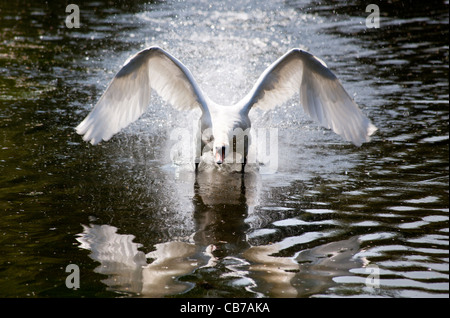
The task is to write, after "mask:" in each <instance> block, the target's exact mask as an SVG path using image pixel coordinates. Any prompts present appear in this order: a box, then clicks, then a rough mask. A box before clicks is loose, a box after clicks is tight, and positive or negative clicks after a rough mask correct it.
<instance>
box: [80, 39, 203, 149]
mask: <svg viewBox="0 0 450 318" xmlns="http://www.w3.org/2000/svg"><path fill="white" fill-rule="evenodd" d="M152 89H154V90H155V91H156V92H157V93H158V94H159V95H160V96H161V97H162V98H163V99H164V100H166V101H167V102H169V103H170V104H172V105H173V106H174V107H175V108H177V109H180V110H184V109H193V108H196V107H200V108H201V109H202V110H203V111H204V109H203V107H206V106H205V105H206V104H205V103H204V97H203V94H202V92H201V90H200V89H199V87H198V86H197V84H196V82H195V80H194V78H193V77H192V74H191V73H190V71H189V70H188V69H187V68H186V67H185V66H184V65H183V64H182V63H181V62H180V61H178V60H177V59H176V58H174V57H173V56H171V55H170V54H169V53H167V52H165V51H164V50H162V49H161V48H158V47H150V48H148V49H145V50H142V51H140V52H139V53H137V54H136V55H134V56H133V57H131V58H130V59H129V60H128V61H127V62H126V63H125V65H124V66H123V67H122V69H121V70H120V71H119V72H118V73H117V75H116V76H115V77H114V79H113V80H112V81H111V83H110V84H109V86H108V88H107V89H106V91H105V92H104V93H103V95H102V97H101V98H100V100H99V101H98V103H97V105H95V107H94V109H93V110H92V111H91V113H90V114H89V115H88V116H87V117H86V118H85V119H84V120H83V121H82V122H81V123H80V124H79V125H78V126H77V127H76V131H77V133H79V134H80V135H84V136H83V139H84V140H85V141H90V142H91V143H92V144H93V145H95V144H97V143H99V142H100V141H102V140H105V141H106V140H109V139H110V138H111V137H112V136H113V135H114V134H116V133H117V132H119V131H120V130H121V129H122V128H125V127H126V126H128V125H129V124H130V123H132V122H133V121H135V120H137V119H138V118H139V116H141V115H142V114H143V113H144V111H145V110H146V109H147V106H148V104H149V102H150V96H151V91H152Z"/></svg>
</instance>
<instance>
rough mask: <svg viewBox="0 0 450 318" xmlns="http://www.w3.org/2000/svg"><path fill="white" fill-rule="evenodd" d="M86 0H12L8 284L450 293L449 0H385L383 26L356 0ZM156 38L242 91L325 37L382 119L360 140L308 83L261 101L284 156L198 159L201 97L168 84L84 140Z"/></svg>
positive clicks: (4, 68) (3, 207)
mask: <svg viewBox="0 0 450 318" xmlns="http://www.w3.org/2000/svg"><path fill="white" fill-rule="evenodd" d="M78 4H79V5H80V10H81V12H80V23H81V27H80V28H79V29H75V28H73V29H69V28H67V27H66V25H65V23H64V21H65V18H66V16H67V13H66V12H65V8H66V5H67V3H66V2H64V1H62V2H60V3H59V4H58V2H55V1H52V2H50V3H47V2H46V1H33V2H30V1H15V2H14V1H9V2H6V1H4V2H2V3H1V4H0V127H1V129H0V149H1V150H0V240H1V242H0V296H2V297H55V296H59V297H81V296H87V297H118V296H130V297H134V296H145V297H335V296H338V297H340V296H368V297H378V296H381V297H448V292H449V262H448V253H449V252H448V228H449V227H448V220H449V218H448V212H449V203H448V185H449V183H448V182H449V178H448V176H449V173H448V166H449V164H448V154H449V149H448V141H449V131H448V114H449V90H448V87H449V83H448V65H449V61H448V21H449V16H448V9H449V6H448V1H427V2H426V3H423V2H418V1H417V2H399V1H398V2H394V3H393V4H382V3H380V4H379V6H380V14H381V20H380V28H371V29H369V28H367V27H366V25H365V19H366V17H367V15H368V13H366V12H365V6H366V3H364V4H361V3H360V2H357V1H349V2H346V3H345V4H344V3H342V4H340V5H336V4H335V1H321V2H314V1H312V2H310V1H270V2H267V3H266V4H261V2H259V1H255V0H247V1H240V2H236V1H225V2H223V1H221V2H214V1H205V2H203V1H189V2H187V3H183V2H181V3H180V2H171V1H168V2H161V3H159V2H156V3H146V2H145V1H142V2H141V1H135V2H134V4H133V5H130V4H127V3H125V1H123V2H122V1H120V2H117V3H114V2H112V1H85V2H78ZM154 44H157V45H160V46H162V47H164V48H166V49H168V50H169V51H170V52H171V53H172V54H173V55H175V56H177V57H178V58H179V59H180V60H182V61H183V62H184V63H185V64H186V65H187V66H188V67H189V68H190V69H191V71H192V73H193V74H194V76H195V77H196V79H197V80H198V82H199V84H200V86H201V87H202V88H203V89H204V91H205V92H206V94H207V95H209V96H210V97H211V98H212V99H213V100H215V101H217V102H219V103H224V104H226V103H232V102H235V101H237V100H238V99H239V98H241V97H243V96H244V95H245V94H246V93H247V91H248V90H249V89H250V87H251V86H252V84H253V83H254V81H255V80H256V79H257V77H258V76H259V74H260V73H261V72H262V71H263V70H264V69H265V67H266V66H267V65H268V64H269V63H271V62H273V61H274V60H275V59H277V58H278V57H279V56H280V55H282V54H283V53H285V52H286V51H287V50H288V49H290V48H292V47H301V48H305V49H308V50H309V51H310V52H312V53H313V54H315V55H318V56H320V57H321V58H322V59H323V60H325V61H326V62H327V64H328V65H329V67H330V68H331V69H332V70H333V71H334V72H335V73H336V74H337V75H338V77H339V78H340V79H341V81H342V82H343V84H344V86H345V87H346V89H347V90H348V91H349V93H350V94H351V95H352V96H354V98H355V100H356V101H357V103H358V104H359V105H360V106H361V108H362V109H363V111H364V112H365V113H366V114H368V116H369V117H370V118H371V119H372V120H373V122H374V124H375V125H376V126H377V127H378V128H379V131H378V132H377V134H376V135H375V136H374V138H373V140H372V142H370V143H368V144H365V145H363V146H362V147H361V148H356V147H353V146H352V145H349V144H347V143H345V142H343V141H342V140H341V139H340V138H339V137H337V136H335V135H334V134H332V133H331V132H329V131H326V130H323V129H321V128H319V127H317V125H315V124H314V123H312V122H311V121H310V120H309V119H308V118H307V117H306V116H305V115H304V114H303V112H302V111H301V110H300V108H298V101H297V98H295V99H293V100H292V101H290V102H288V103H287V104H286V105H284V106H283V107H282V108H279V109H278V110H277V112H271V113H266V114H263V113H257V112H255V113H254V114H253V121H254V127H255V129H258V128H263V129H273V130H271V131H272V132H276V133H277V137H278V138H277V140H278V153H279V157H278V166H277V169H276V173H272V174H264V173H261V171H257V170H256V169H254V168H251V169H248V171H247V173H246V174H245V176H244V177H241V175H240V174H239V173H233V172H223V171H215V170H210V169H206V170H205V171H202V172H200V173H199V174H198V176H197V177H196V176H195V174H194V173H193V171H192V168H191V167H190V166H189V165H185V164H180V163H178V164H173V162H172V159H173V158H174V154H173V153H172V152H171V150H172V149H173V145H174V143H176V141H177V139H176V138H175V139H174V138H172V135H171V133H172V132H173V131H180V130H177V129H180V128H186V127H190V123H191V122H192V120H193V119H194V118H195V117H196V114H195V113H194V114H185V113H179V112H177V111H174V110H172V109H171V108H170V106H168V105H166V104H164V103H163V102H162V101H161V100H160V99H159V98H158V97H157V96H155V97H154V98H153V101H152V104H151V106H150V108H149V111H148V112H147V113H146V114H145V115H144V116H143V117H142V118H141V119H140V120H139V121H138V122H136V123H134V124H132V125H131V126H130V127H129V128H127V129H125V130H124V131H123V132H121V133H120V134H118V135H117V136H115V137H114V138H113V139H112V140H110V141H109V142H107V143H103V144H101V145H99V146H95V147H94V146H91V145H88V144H86V143H84V142H83V141H82V140H81V138H80V136H78V135H77V134H76V133H75V132H74V129H73V128H74V127H75V126H76V125H77V124H78V123H79V122H80V121H81V120H82V119H83V118H84V116H86V115H87V113H88V111H89V110H90V109H91V108H92V107H93V105H94V104H95V103H96V101H97V100H98V98H99V96H100V95H101V93H102V92H103V90H104V89H105V87H106V85H107V83H108V82H109V81H110V79H111V78H112V76H113V75H114V73H115V72H117V71H118V69H119V68H120V66H121V65H122V64H123V62H124V61H125V60H126V58H127V57H128V56H130V55H131V54H134V53H135V52H137V51H138V50H140V49H142V48H144V47H147V46H150V45H154ZM186 118H188V120H187V121H186ZM186 122H187V123H189V124H187V125H186ZM189 129H190V128H189ZM175 159H176V155H175ZM175 161H176V160H175ZM69 264H76V265H77V266H78V267H79V270H80V288H79V289H76V290H73V289H69V288H67V287H66V277H67V276H68V275H69V273H66V271H65V269H66V266H67V265H69Z"/></svg>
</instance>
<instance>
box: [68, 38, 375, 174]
mask: <svg viewBox="0 0 450 318" xmlns="http://www.w3.org/2000/svg"><path fill="white" fill-rule="evenodd" d="M152 89H153V90H155V91H156V92H157V93H158V94H159V95H160V96H161V98H162V99H163V100H165V101H166V102H168V103H170V104H171V105H172V106H173V107H175V108H176V109H179V110H193V109H200V110H201V117H200V120H199V128H200V129H199V132H200V133H199V136H198V139H200V140H199V142H198V143H201V151H200V154H199V155H200V156H201V155H202V154H203V152H204V151H205V149H206V150H207V151H211V150H212V152H213V156H214V158H215V159H214V160H215V162H216V163H217V164H219V165H220V164H222V163H224V162H225V163H226V162H227V161H225V159H226V158H227V156H229V155H230V154H232V153H233V150H234V151H235V152H239V153H240V154H241V157H240V158H241V159H240V160H241V163H242V171H243V170H244V167H245V164H246V158H247V154H248V148H249V143H250V142H251V141H250V138H249V135H248V134H247V133H246V132H248V130H249V129H250V127H251V123H250V119H249V112H250V110H252V109H253V108H260V109H262V110H265V111H266V110H270V109H273V108H274V107H276V106H278V105H281V104H283V103H284V102H286V101H287V100H288V99H290V98H291V97H292V96H293V95H294V94H295V93H299V95H300V104H301V105H302V106H303V108H304V111H305V112H306V113H307V114H308V115H309V116H310V117H311V118H312V119H314V120H315V121H316V122H318V123H319V124H320V125H322V126H324V127H325V128H328V129H331V130H333V131H334V132H335V133H336V134H338V135H340V136H342V138H343V139H345V140H346V141H349V142H352V143H353V144H354V145H355V146H358V147H359V146H361V145H362V144H363V143H364V142H368V141H370V136H371V135H372V134H373V133H374V132H375V131H376V130H377V128H376V127H375V126H374V125H373V124H372V123H371V121H370V120H369V119H368V118H367V117H366V116H365V115H364V114H363V113H362V111H361V110H360V109H359V108H358V105H357V104H356V103H355V102H354V101H353V99H352V98H351V97H350V96H349V94H348V93H347V92H346V91H345V89H344V87H343V86H342V84H341V83H340V81H339V80H338V78H337V77H336V76H335V75H334V74H333V72H332V71H331V70H330V69H329V68H328V67H327V66H326V64H325V63H324V62H323V61H322V60H321V59H319V58H318V57H316V56H314V55H312V54H310V53H308V52H306V51H304V50H301V49H298V48H294V49H291V50H289V51H288V52H287V53H286V54H284V55H283V56H281V57H280V58H279V59H278V60H276V61H275V62H274V63H272V64H271V65H270V66H269V67H268V68H267V69H266V70H265V71H264V72H263V73H262V74H261V76H260V77H259V79H258V80H257V82H256V83H255V84H254V86H253V88H252V89H251V90H250V92H249V93H248V94H247V95H246V96H245V97H244V98H243V99H242V100H240V101H239V102H238V103H236V104H235V105H232V106H222V105H219V104H216V103H215V102H213V101H212V100H211V99H209V98H208V97H207V96H206V95H205V94H204V93H203V92H202V90H201V89H200V87H199V86H198V84H197V82H196V81H195V80H194V77H193V76H192V74H191V72H190V71H189V70H188V68H187V67H186V66H184V65H183V64H182V63H181V62H180V61H179V60H178V59H176V58H175V57H173V56H172V55H171V54H169V53H168V52H167V51H165V50H163V49H162V48H160V47H157V46H152V47H149V48H147V49H144V50H142V51H140V52H138V53H137V54H135V55H134V56H132V57H130V58H129V59H128V60H127V61H126V62H125V64H124V65H123V67H122V68H121V69H120V70H119V72H118V73H117V74H116V75H115V77H114V78H113V80H112V81H111V82H110V84H109V86H108V87H107V89H106V91H105V92H104V93H103V95H102V96H101V97H100V99H99V101H98V103H97V104H96V105H95V107H94V108H93V109H92V111H91V112H90V113H89V114H88V116H87V117H86V118H85V119H84V120H83V121H82V122H81V123H80V124H79V125H78V126H77V127H76V132H77V133H78V134H80V135H83V140H85V141H89V142H90V143H91V144H93V145H95V144H98V143H99V142H100V141H102V140H103V141H107V140H109V139H110V138H111V137H112V136H113V135H114V134H116V133H118V132H119V131H120V130H121V129H123V128H125V127H126V126H128V125H129V124H130V123H132V122H134V121H136V120H137V119H138V118H139V117H140V116H141V115H142V114H143V113H144V112H145V110H146V108H147V106H148V105H149V103H150V96H151V92H152ZM233 137H234V138H235V139H233ZM238 143H239V144H240V145H242V144H243V145H244V147H236V144H238ZM230 147H234V148H231V149H230ZM237 148H239V150H237ZM242 148H243V149H242ZM197 154H198V152H197ZM199 160H200V159H199V157H197V158H196V160H195V164H196V169H198V163H199ZM242 160H243V161H242Z"/></svg>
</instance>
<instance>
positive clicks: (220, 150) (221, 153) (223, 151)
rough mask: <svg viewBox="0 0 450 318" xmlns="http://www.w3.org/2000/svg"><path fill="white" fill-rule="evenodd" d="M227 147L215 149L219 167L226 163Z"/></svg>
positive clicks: (215, 158)
mask: <svg viewBox="0 0 450 318" xmlns="http://www.w3.org/2000/svg"><path fill="white" fill-rule="evenodd" d="M225 154H226V146H221V147H220V146H219V147H214V160H215V162H216V163H217V164H218V165H221V164H222V163H223V162H224V161H225Z"/></svg>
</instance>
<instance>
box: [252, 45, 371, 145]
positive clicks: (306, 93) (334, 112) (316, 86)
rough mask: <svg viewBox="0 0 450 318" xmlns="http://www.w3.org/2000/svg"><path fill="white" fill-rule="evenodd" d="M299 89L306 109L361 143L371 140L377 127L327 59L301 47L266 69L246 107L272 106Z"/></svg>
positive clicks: (319, 120)
mask: <svg viewBox="0 0 450 318" xmlns="http://www.w3.org/2000/svg"><path fill="white" fill-rule="evenodd" d="M297 92H298V93H300V102H301V104H302V105H303V108H304V109H305V111H306V113H308V114H309V115H310V116H311V117H312V118H313V119H314V120H316V121H317V122H319V123H320V124H321V125H322V126H324V127H326V128H329V129H332V130H333V131H334V132H335V133H337V134H339V135H341V136H342V137H343V138H344V139H345V140H347V141H351V142H352V143H354V144H355V145H357V146H360V145H361V144H362V143H363V142H367V141H369V140H370V137H369V136H370V135H372V134H373V133H374V132H375V131H376V129H377V128H376V127H375V126H374V125H373V124H372V123H371V122H370V120H369V119H368V118H367V117H366V116H365V115H364V114H363V113H362V112H361V110H360V109H359V108H358V105H356V103H355V102H354V101H353V100H352V98H351V97H350V96H349V95H348V93H347V92H346V91H345V89H344V88H343V87H342V85H341V83H340V82H339V80H338V79H337V78H336V76H335V75H334V74H333V73H332V72H331V71H330V70H329V69H328V68H327V66H326V65H325V63H324V62H323V61H321V60H320V59H318V58H317V57H315V56H314V55H312V54H310V53H307V52H305V51H302V50H300V49H293V50H291V51H289V52H288V53H286V54H285V55H284V56H282V57H281V58H279V59H278V60H277V61H275V62H274V63H273V64H272V65H271V66H269V67H268V68H267V69H266V70H265V71H264V73H263V74H262V75H261V76H260V78H259V79H258V81H257V82H256V84H255V86H254V87H253V89H252V90H251V91H250V93H249V94H248V95H247V97H246V98H245V99H244V104H245V106H244V107H245V109H246V111H249V110H250V109H251V108H252V107H260V108H262V109H264V110H268V109H272V108H274V107H275V106H277V105H281V104H282V103H283V102H285V101H287V100H288V99H289V98H291V97H292V96H293V95H294V94H295V93H297Z"/></svg>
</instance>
